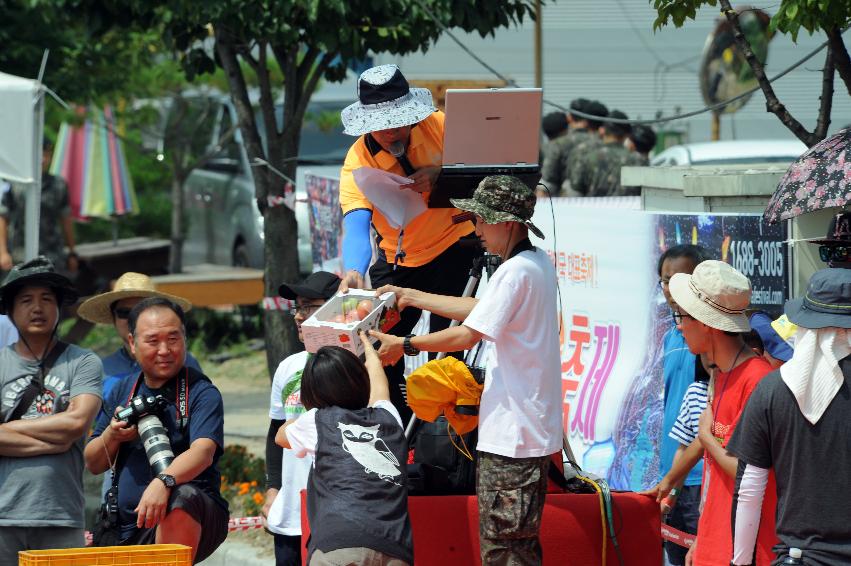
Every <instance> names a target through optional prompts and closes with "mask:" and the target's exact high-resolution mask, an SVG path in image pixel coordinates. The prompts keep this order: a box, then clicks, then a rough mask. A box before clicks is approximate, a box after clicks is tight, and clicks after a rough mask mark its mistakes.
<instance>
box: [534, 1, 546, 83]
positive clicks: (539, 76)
mask: <svg viewBox="0 0 851 566" xmlns="http://www.w3.org/2000/svg"><path fill="white" fill-rule="evenodd" d="M541 11H542V10H541V0H535V87H536V88H542V87H543V86H544V73H543V69H542V61H541V58H542V48H541V45H542V43H543V35H544V34H543V31H542V29H541Z"/></svg>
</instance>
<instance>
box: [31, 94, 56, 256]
mask: <svg viewBox="0 0 851 566" xmlns="http://www.w3.org/2000/svg"><path fill="white" fill-rule="evenodd" d="M33 107H34V109H33V111H34V112H35V132H33V147H32V151H33V165H34V166H35V171H34V175H33V184H32V186H31V187H30V188H29V190H28V191H27V196H26V204H25V207H24V227H25V228H24V261H29V260H31V259H33V258H34V257H35V256H37V255H38V237H39V226H40V217H41V168H42V155H43V151H42V138H43V137H44V90H43V89H42V88H41V84H39V86H38V92H36V93H35V100H33ZM53 221H55V222H58V221H59V219H58V218H56V219H51V222H53Z"/></svg>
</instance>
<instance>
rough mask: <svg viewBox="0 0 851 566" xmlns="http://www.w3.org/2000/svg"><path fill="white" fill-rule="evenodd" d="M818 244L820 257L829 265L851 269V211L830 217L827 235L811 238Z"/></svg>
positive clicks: (812, 241)
mask: <svg viewBox="0 0 851 566" xmlns="http://www.w3.org/2000/svg"><path fill="white" fill-rule="evenodd" d="M811 243H813V244H818V246H819V249H818V251H819V257H820V258H821V260H822V261H823V262H825V263H826V264H827V266H828V267H841V268H845V269H851V212H840V213H839V214H836V215H835V216H834V217H833V218H831V219H830V226H829V227H828V230H827V237H826V238H824V239H822V240H811Z"/></svg>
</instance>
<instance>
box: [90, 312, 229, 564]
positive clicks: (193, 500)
mask: <svg viewBox="0 0 851 566" xmlns="http://www.w3.org/2000/svg"><path fill="white" fill-rule="evenodd" d="M128 325H129V329H130V340H129V343H130V349H131V353H132V354H133V356H134V357H135V359H136V361H137V362H138V363H139V366H140V367H141V368H142V372H141V374H140V375H139V376H138V377H137V378H136V379H127V380H123V381H122V382H120V383H119V384H118V385H117V386H116V387H115V388H114V389H113V390H112V392H111V393H110V395H109V397H108V398H107V399H106V401H105V402H104V409H103V410H102V411H101V413H100V414H99V415H98V418H97V422H96V425H95V431H94V433H93V434H92V437H91V439H90V440H89V443H88V445H87V446H86V450H85V459H86V467H87V468H88V469H89V470H90V471H91V472H92V473H94V474H100V473H103V472H105V471H106V470H107V469H110V468H113V469H114V474H115V478H116V479H115V480H114V482H113V488H112V489H111V490H110V492H109V493H108V494H107V507H108V509H109V506H110V505H112V506H113V507H114V506H116V505H117V519H118V520H117V523H118V525H117V530H118V532H117V533H115V534H116V535H117V538H118V539H119V540H120V542H121V544H153V543H156V544H166V543H175V544H184V545H186V546H190V547H191V548H192V557H193V561H194V562H199V561H201V560H203V559H205V558H207V557H208V556H209V555H210V554H212V553H213V551H214V550H215V549H216V548H217V547H218V546H219V545H220V544H221V543H222V542H223V541H224V539H225V537H226V536H227V523H228V505H227V502H226V501H225V500H224V499H223V498H222V497H221V494H220V485H221V475H220V474H219V471H218V468H217V467H216V463H217V462H218V459H219V457H220V456H221V454H222V449H223V446H224V431H223V428H224V409H223V406H222V396H221V394H220V393H219V390H218V389H217V388H216V387H215V386H214V385H213V384H212V383H211V382H210V380H209V379H208V378H207V377H206V376H205V375H204V374H202V373H200V372H198V371H197V370H194V369H192V368H190V367H188V366H186V329H185V326H184V314H183V309H181V308H180V307H179V306H178V305H176V304H175V303H173V302H172V301H170V300H168V299H165V298H161V297H155V298H149V299H145V300H143V301H142V302H140V303H139V304H138V305H136V306H135V307H134V308H133V310H132V311H131V312H130V317H129V318H128ZM116 490H117V495H116V494H115V491H116ZM107 515H109V513H107ZM202 526H203V529H202ZM101 530H102V529H101ZM96 532H98V531H96ZM106 540H107V538H103V539H102V541H101V542H100V544H104V543H105V542H106ZM98 543H99V542H98V541H96V544H98Z"/></svg>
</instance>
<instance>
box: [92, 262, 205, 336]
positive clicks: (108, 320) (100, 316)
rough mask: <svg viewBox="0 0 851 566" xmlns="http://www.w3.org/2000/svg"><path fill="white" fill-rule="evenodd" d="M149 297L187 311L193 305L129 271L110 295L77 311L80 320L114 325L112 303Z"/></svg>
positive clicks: (101, 295) (117, 282)
mask: <svg viewBox="0 0 851 566" xmlns="http://www.w3.org/2000/svg"><path fill="white" fill-rule="evenodd" d="M148 297H162V298H164V299H168V300H170V301H173V302H175V303H177V305H179V306H180V308H182V309H183V310H184V312H185V311H188V310H189V309H191V308H192V303H190V302H189V301H187V300H186V299H183V298H181V297H176V296H174V295H169V294H168V293H163V292H161V291H157V290H156V288H155V287H154V281H153V280H152V279H151V278H150V277H148V276H147V275H143V274H141V273H133V272H132V271H128V272H127V273H125V274H124V275H122V276H121V277H119V278H118V280H117V281H116V282H115V287H113V289H112V291H110V292H108V293H103V294H100V295H96V296H94V297H92V298H91V299H89V300H87V301H85V302H84V303H83V304H81V305H80V308H78V309H77V314H78V315H80V318H84V319H86V320H88V321H89V322H94V323H98V324H112V311H111V310H110V307H111V306H112V303H114V302H116V301H120V300H121V299H137V298H138V299H147V298H148Z"/></svg>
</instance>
